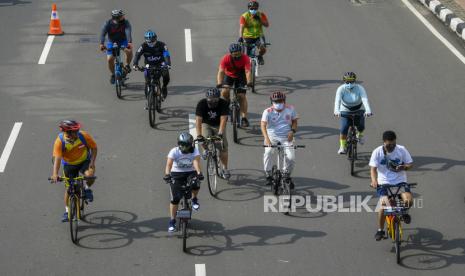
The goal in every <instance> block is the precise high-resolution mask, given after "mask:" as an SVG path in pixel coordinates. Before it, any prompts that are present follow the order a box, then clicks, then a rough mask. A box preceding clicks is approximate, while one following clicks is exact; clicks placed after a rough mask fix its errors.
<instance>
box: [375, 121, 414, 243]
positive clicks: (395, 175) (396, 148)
mask: <svg viewBox="0 0 465 276" xmlns="http://www.w3.org/2000/svg"><path fill="white" fill-rule="evenodd" d="M396 139H397V137H396V134H395V133H394V131H391V130H388V131H385V132H384V133H383V145H382V146H379V147H377V148H376V149H375V150H374V151H373V153H372V154H371V158H370V163H369V165H370V167H371V187H373V188H376V192H377V194H378V196H379V197H380V199H379V200H380V201H381V205H382V206H389V201H388V198H387V195H388V193H387V191H386V188H385V187H386V185H396V184H401V183H407V173H406V172H405V171H407V170H409V169H411V168H412V165H413V159H412V157H411V156H410V153H409V152H408V151H407V149H406V148H405V147H404V146H401V145H396ZM404 190H405V191H404V192H403V193H401V197H402V200H403V202H404V203H405V206H406V207H410V206H411V205H412V202H413V198H412V194H411V193H410V189H409V188H408V187H405V186H404ZM403 220H404V222H405V223H407V224H409V223H410V221H411V218H410V215H408V214H405V215H404V216H403ZM384 222H385V217H384V214H383V208H380V210H379V212H378V231H376V234H375V239H376V240H377V241H379V240H381V239H382V238H383V237H384V235H385V233H384Z"/></svg>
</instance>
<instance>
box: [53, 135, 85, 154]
mask: <svg viewBox="0 0 465 276" xmlns="http://www.w3.org/2000/svg"><path fill="white" fill-rule="evenodd" d="M58 137H59V138H60V141H61V152H65V151H66V146H65V139H64V137H63V132H61V133H60V134H58ZM78 138H79V140H81V142H82V144H84V146H86V148H87V151H89V146H88V145H87V141H86V138H84V135H82V133H81V132H80V131H79V132H78Z"/></svg>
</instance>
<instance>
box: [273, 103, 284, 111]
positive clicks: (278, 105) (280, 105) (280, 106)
mask: <svg viewBox="0 0 465 276" xmlns="http://www.w3.org/2000/svg"><path fill="white" fill-rule="evenodd" d="M273 108H274V109H276V110H283V109H284V103H273Z"/></svg>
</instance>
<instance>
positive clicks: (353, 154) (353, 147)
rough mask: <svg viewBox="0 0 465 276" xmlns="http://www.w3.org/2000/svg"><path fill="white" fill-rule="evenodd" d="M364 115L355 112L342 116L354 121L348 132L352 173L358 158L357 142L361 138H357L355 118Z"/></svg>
mask: <svg viewBox="0 0 465 276" xmlns="http://www.w3.org/2000/svg"><path fill="white" fill-rule="evenodd" d="M361 116H363V113H361V112H353V113H342V114H341V117H344V118H348V119H350V121H351V122H352V124H351V125H350V126H349V132H348V134H347V158H348V160H349V164H350V175H352V176H353V175H354V169H355V160H357V144H358V142H359V139H358V138H357V127H356V126H355V119H356V118H357V117H361Z"/></svg>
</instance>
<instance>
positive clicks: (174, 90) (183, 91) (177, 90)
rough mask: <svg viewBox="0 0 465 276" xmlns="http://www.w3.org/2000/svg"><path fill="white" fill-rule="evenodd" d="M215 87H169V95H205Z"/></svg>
mask: <svg viewBox="0 0 465 276" xmlns="http://www.w3.org/2000/svg"><path fill="white" fill-rule="evenodd" d="M212 87H214V85H213V86H211V87H210V86H195V85H169V86H168V95H197V94H200V95H203V94H205V91H206V90H207V89H208V88H212Z"/></svg>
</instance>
